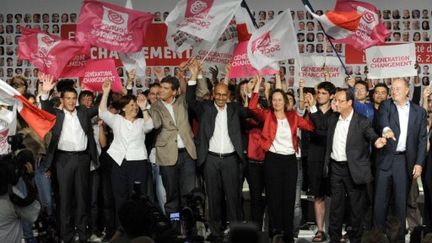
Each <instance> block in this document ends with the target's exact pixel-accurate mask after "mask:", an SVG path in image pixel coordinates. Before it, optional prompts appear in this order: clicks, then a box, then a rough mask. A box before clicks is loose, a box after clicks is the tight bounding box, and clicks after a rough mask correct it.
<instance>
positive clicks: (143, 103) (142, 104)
mask: <svg viewBox="0 0 432 243" xmlns="http://www.w3.org/2000/svg"><path fill="white" fill-rule="evenodd" d="M136 102H137V105H138V106H139V108H140V109H141V110H145V109H146V107H147V98H146V97H145V95H143V94H139V95H138V96H137V101H136Z"/></svg>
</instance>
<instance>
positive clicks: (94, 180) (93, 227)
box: [89, 169, 100, 233]
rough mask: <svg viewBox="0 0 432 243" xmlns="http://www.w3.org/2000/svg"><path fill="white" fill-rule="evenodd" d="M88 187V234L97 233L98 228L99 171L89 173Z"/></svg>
mask: <svg viewBox="0 0 432 243" xmlns="http://www.w3.org/2000/svg"><path fill="white" fill-rule="evenodd" d="M89 186H90V225H89V230H90V233H97V232H98V231H99V230H100V227H99V188H100V173H99V169H96V170H94V171H90V175H89Z"/></svg>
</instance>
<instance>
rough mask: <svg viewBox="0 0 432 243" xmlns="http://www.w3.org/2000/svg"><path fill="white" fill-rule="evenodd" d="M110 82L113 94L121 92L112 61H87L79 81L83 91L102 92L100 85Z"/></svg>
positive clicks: (120, 84) (120, 85) (119, 81)
mask: <svg viewBox="0 0 432 243" xmlns="http://www.w3.org/2000/svg"><path fill="white" fill-rule="evenodd" d="M107 79H109V80H111V82H112V85H111V87H112V90H113V91H114V92H121V91H122V83H121V80H120V77H119V76H118V74H117V69H116V67H115V63H114V60H112V59H103V60H89V61H87V64H86V67H85V71H84V75H83V78H82V80H81V82H82V84H83V85H84V90H90V91H102V84H103V82H104V81H105V80H107Z"/></svg>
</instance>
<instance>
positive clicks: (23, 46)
mask: <svg viewBox="0 0 432 243" xmlns="http://www.w3.org/2000/svg"><path fill="white" fill-rule="evenodd" d="M82 49H83V47H82V46H81V45H80V44H78V43H76V42H74V41H72V40H63V39H61V38H60V37H58V36H54V35H49V34H47V33H45V32H42V31H40V30H36V29H28V28H23V29H22V36H21V38H20V40H19V42H18V58H19V59H21V60H23V59H24V60H29V61H30V62H31V63H33V64H34V65H35V66H36V67H38V68H39V69H40V70H41V71H42V72H43V73H47V74H51V75H53V76H54V77H55V78H59V77H60V75H61V73H62V71H63V68H64V67H65V66H66V65H67V63H68V62H69V60H71V59H72V58H73V57H74V56H75V55H76V54H78V53H79V52H81V51H82Z"/></svg>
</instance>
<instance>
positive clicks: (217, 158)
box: [186, 62, 248, 241]
mask: <svg viewBox="0 0 432 243" xmlns="http://www.w3.org/2000/svg"><path fill="white" fill-rule="evenodd" d="M199 70H200V65H199V63H198V62H194V63H193V64H192V65H191V66H190V71H191V74H192V77H191V80H190V81H189V84H188V88H187V93H186V99H187V103H188V106H189V108H190V109H192V110H193V112H194V113H195V114H196V115H197V116H198V117H199V122H200V123H199V124H200V127H199V135H198V140H197V154H198V166H203V169H204V180H205V184H206V191H207V196H208V205H209V226H210V230H211V232H212V235H213V236H214V239H213V240H215V241H221V240H222V232H221V229H222V228H221V225H222V205H221V204H222V202H223V200H224V198H226V202H225V204H226V209H227V216H228V220H229V221H230V222H231V223H233V222H236V221H239V220H241V201H240V196H241V180H240V175H241V174H240V169H241V166H240V165H241V163H244V162H245V161H246V158H245V154H244V148H243V145H242V135H241V129H240V120H241V119H242V118H245V117H246V115H247V113H248V110H247V108H244V107H242V106H240V105H239V104H237V103H235V102H232V103H227V101H228V98H229V96H230V92H229V90H228V86H227V85H226V84H225V83H219V84H217V85H216V86H215V88H214V91H213V96H214V101H202V102H199V101H197V100H196V95H195V91H196V87H197V85H196V80H197V77H198V73H199ZM200 81H201V80H200Z"/></svg>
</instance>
